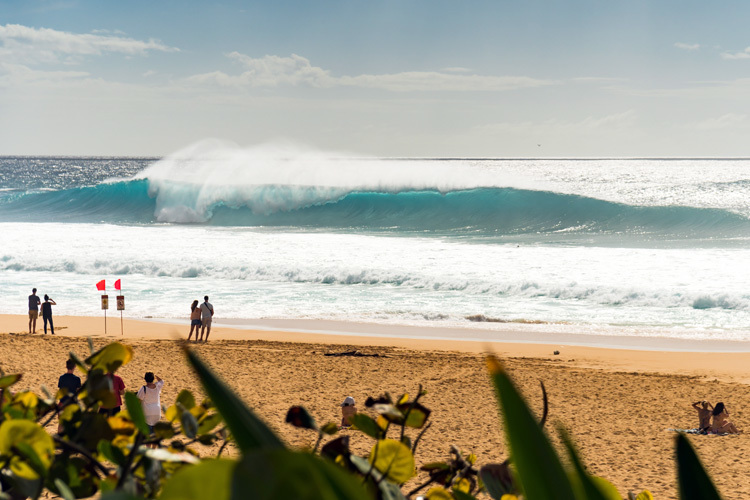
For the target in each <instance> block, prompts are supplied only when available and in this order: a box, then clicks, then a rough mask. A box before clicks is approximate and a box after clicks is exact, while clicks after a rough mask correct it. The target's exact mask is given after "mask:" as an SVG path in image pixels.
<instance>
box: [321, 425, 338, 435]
mask: <svg viewBox="0 0 750 500" xmlns="http://www.w3.org/2000/svg"><path fill="white" fill-rule="evenodd" d="M338 431H339V426H338V425H336V422H328V423H327V424H325V425H324V426H323V427H321V428H320V432H322V433H323V434H327V435H329V436H333V435H334V434H336V433H337V432H338Z"/></svg>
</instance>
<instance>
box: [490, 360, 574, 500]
mask: <svg viewBox="0 0 750 500" xmlns="http://www.w3.org/2000/svg"><path fill="white" fill-rule="evenodd" d="M487 367H488V368H489V372H490V377H491V379H492V383H493V385H494V386H495V391H496V393H497V397H498V401H499V403H500V410H501V413H502V415H503V421H504V424H505V436H506V441H507V442H508V444H509V446H510V453H511V460H512V461H513V463H514V464H515V467H516V471H517V473H518V479H519V481H520V483H521V488H522V489H523V491H524V493H525V495H524V496H525V498H527V499H528V500H575V494H574V492H573V487H572V485H571V484H570V480H569V479H568V475H567V474H566V472H565V470H564V469H563V466H562V464H561V463H560V459H559V458H558V456H557V454H556V453H555V451H554V449H553V448H552V445H551V444H550V442H549V439H547V436H545V434H544V432H543V431H542V428H541V427H540V425H539V423H538V422H537V420H536V418H535V417H534V415H533V414H532V413H531V410H530V409H529V407H528V406H527V405H526V402H525V401H524V400H523V398H522V397H521V394H520V393H519V392H518V390H517V389H516V387H515V385H514V384H513V382H512V381H511V380H510V377H508V374H507V373H505V369H504V368H503V366H502V364H501V363H500V361H499V360H498V359H497V358H496V357H495V356H487Z"/></svg>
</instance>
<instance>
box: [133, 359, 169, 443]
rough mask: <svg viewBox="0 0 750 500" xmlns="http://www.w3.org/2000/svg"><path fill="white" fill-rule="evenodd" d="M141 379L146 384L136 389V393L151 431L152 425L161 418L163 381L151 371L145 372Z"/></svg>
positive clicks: (152, 429)
mask: <svg viewBox="0 0 750 500" xmlns="http://www.w3.org/2000/svg"><path fill="white" fill-rule="evenodd" d="M154 378H156V383H154ZM143 379H144V380H145V381H146V385H144V386H143V387H141V388H140V389H138V393H137V394H136V395H137V396H138V399H140V400H141V405H142V406H143V414H144V415H145V417H146V423H147V424H148V429H149V430H150V431H151V432H152V433H153V432H154V425H156V422H158V421H159V419H161V388H162V387H164V381H163V380H162V379H160V378H159V377H155V376H154V374H153V373H152V372H147V373H146V375H145V376H144V377H143Z"/></svg>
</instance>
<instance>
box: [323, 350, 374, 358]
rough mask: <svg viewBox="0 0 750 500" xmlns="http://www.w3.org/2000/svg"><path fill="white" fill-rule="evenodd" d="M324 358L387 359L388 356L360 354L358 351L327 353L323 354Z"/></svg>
mask: <svg viewBox="0 0 750 500" xmlns="http://www.w3.org/2000/svg"><path fill="white" fill-rule="evenodd" d="M323 356H356V357H370V358H387V357H388V356H385V355H383V354H378V353H375V354H364V353H361V352H359V351H358V350H356V349H355V350H353V351H343V352H327V353H325V354H323Z"/></svg>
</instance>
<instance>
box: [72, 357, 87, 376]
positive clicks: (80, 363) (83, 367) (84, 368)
mask: <svg viewBox="0 0 750 500" xmlns="http://www.w3.org/2000/svg"><path fill="white" fill-rule="evenodd" d="M68 355H69V356H70V359H72V360H73V361H75V364H76V365H78V368H80V369H81V371H82V372H83V373H84V375H85V374H87V373H88V372H89V368H88V366H86V363H84V362H83V361H81V358H79V357H78V355H77V354H76V353H74V352H73V351H70V352H69V353H68Z"/></svg>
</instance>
